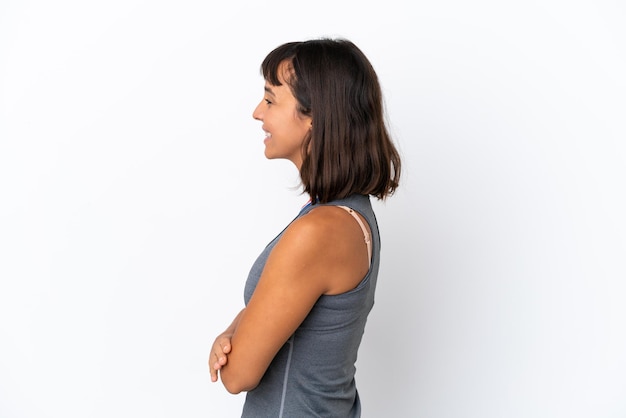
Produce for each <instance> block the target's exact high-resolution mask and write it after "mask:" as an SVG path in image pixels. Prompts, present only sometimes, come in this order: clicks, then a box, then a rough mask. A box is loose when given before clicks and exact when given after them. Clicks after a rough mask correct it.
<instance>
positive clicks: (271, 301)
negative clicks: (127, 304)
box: [212, 207, 368, 393]
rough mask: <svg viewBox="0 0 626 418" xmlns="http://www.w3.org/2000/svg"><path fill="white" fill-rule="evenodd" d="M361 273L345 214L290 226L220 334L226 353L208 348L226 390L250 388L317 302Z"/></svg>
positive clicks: (357, 239) (317, 214) (312, 216)
mask: <svg viewBox="0 0 626 418" xmlns="http://www.w3.org/2000/svg"><path fill="white" fill-rule="evenodd" d="M367 270H368V259H367V256H366V248H365V244H364V242H363V236H362V232H361V230H360V227H359V226H358V224H357V223H356V222H354V220H351V219H350V215H349V214H347V213H346V212H345V211H343V210H341V209H338V208H333V207H320V208H316V209H314V210H312V211H311V212H310V213H309V214H308V215H306V216H303V217H302V218H300V219H298V220H296V221H295V222H293V223H292V224H291V226H289V227H288V228H287V230H286V231H285V233H284V234H283V236H282V237H281V239H280V241H279V242H278V243H277V244H276V246H275V247H274V249H273V250H272V252H271V254H270V256H269V257H268V260H267V263H266V265H265V268H264V270H263V273H262V275H261V278H260V279H259V282H258V284H257V287H256V289H255V291H254V294H253V295H252V297H251V299H250V301H249V303H248V306H247V307H246V309H245V310H243V311H242V312H241V313H240V314H239V316H238V317H237V318H236V321H234V322H233V325H231V327H229V329H228V330H227V331H226V332H225V333H224V334H227V335H228V334H229V333H230V332H231V331H232V339H231V344H230V347H228V350H229V351H228V352H227V353H225V352H224V347H221V345H219V342H218V340H216V343H217V344H218V346H219V349H218V348H216V346H215V344H214V346H213V351H214V354H215V352H216V351H217V355H216V359H217V361H218V363H219V362H220V361H223V364H222V363H220V364H219V365H220V367H221V368H220V369H219V370H220V376H221V380H222V383H223V384H224V386H225V387H226V389H227V390H228V391H229V392H231V393H239V392H241V391H245V390H251V389H253V388H254V387H256V385H258V383H259V381H260V380H261V378H262V376H263V374H264V373H265V371H266V370H267V367H268V366H269V364H270V362H271V361H272V359H273V358H274V356H275V355H276V353H277V352H278V350H279V349H280V348H281V347H282V346H283V345H284V344H285V342H286V341H287V339H288V338H289V337H290V336H291V335H292V334H293V333H294V331H295V330H296V329H297V327H298V326H299V325H300V324H301V323H302V321H303V320H304V319H305V318H306V316H307V315H308V313H309V312H310V310H311V308H312V307H313V305H314V304H315V302H316V301H317V299H318V298H319V297H320V296H321V295H322V294H337V293H342V292H345V291H348V290H351V289H353V288H354V287H355V286H356V285H357V284H358V283H359V282H360V280H361V279H362V278H363V277H364V276H365V274H366V272H367ZM219 338H220V337H218V339H219ZM220 350H222V353H224V357H227V358H228V359H227V361H226V359H224V360H220V354H219V351H220ZM214 366H215V365H214ZM213 369H215V373H216V375H215V378H216V377H217V370H218V369H217V368H216V367H213ZM212 372H213V371H212ZM212 376H213V375H212Z"/></svg>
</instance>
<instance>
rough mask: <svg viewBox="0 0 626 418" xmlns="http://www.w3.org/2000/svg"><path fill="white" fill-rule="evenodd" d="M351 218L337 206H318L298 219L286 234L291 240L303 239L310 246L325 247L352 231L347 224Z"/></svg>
mask: <svg viewBox="0 0 626 418" xmlns="http://www.w3.org/2000/svg"><path fill="white" fill-rule="evenodd" d="M349 218H350V215H349V214H348V213H347V212H346V211H345V210H343V209H341V208H339V207H337V206H333V205H324V206H318V207H314V208H313V209H311V211H309V212H308V213H307V214H306V215H303V216H301V217H299V218H298V219H296V220H295V221H294V222H293V223H292V224H291V225H290V226H289V227H288V228H287V230H286V231H285V232H286V233H287V235H288V236H289V239H302V240H305V242H307V243H309V244H313V245H315V244H317V245H324V244H327V243H328V242H332V241H334V240H335V239H336V238H337V237H341V236H343V235H344V234H345V233H346V232H349V231H350V230H351V229H352V228H350V226H352V225H351V224H350V223H349V222H346V220H349Z"/></svg>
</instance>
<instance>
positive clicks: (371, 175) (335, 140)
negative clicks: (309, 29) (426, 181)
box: [255, 39, 400, 203]
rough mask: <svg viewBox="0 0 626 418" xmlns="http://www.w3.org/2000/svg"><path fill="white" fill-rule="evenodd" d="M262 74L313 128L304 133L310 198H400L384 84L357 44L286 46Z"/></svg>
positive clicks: (268, 61) (304, 175)
mask: <svg viewBox="0 0 626 418" xmlns="http://www.w3.org/2000/svg"><path fill="white" fill-rule="evenodd" d="M261 71H262V73H263V76H264V78H265V80H266V95H267V89H268V88H269V89H270V90H272V88H273V89H274V90H278V89H280V88H281V87H282V88H285V87H287V88H289V90H290V93H291V95H292V96H293V98H295V102H296V103H295V110H296V112H297V121H296V124H299V122H298V121H301V122H302V125H301V126H302V127H306V128H307V129H304V130H301V131H299V132H302V133H303V134H304V135H303V138H302V140H301V144H300V147H299V148H300V149H299V152H300V156H301V165H299V168H300V177H301V180H302V184H303V186H304V191H305V192H307V193H308V194H309V195H311V197H314V198H317V199H318V201H319V202H320V203H325V202H328V201H331V200H334V199H340V198H343V197H346V196H349V195H351V194H355V193H358V194H371V195H374V196H376V197H378V198H380V199H383V198H385V197H387V196H388V195H391V194H392V193H393V192H394V191H395V189H396V188H397V186H398V179H399V176H400V157H399V154H398V152H397V150H396V149H395V147H394V145H393V143H392V142H391V140H390V137H389V134H388V132H387V129H386V127H385V122H384V115H383V100H382V93H381V89H380V85H379V83H378V77H377V76H376V73H375V71H374V69H373V68H372V65H371V64H370V62H369V60H368V59H367V58H366V57H365V55H364V54H363V53H362V52H361V50H360V49H359V48H357V47H356V45H354V44H353V43H352V42H350V41H347V40H330V39H320V40H311V41H306V42H290V43H286V44H284V45H281V46H279V47H278V48H276V49H274V50H273V51H272V52H270V54H269V55H268V56H267V57H266V58H265V60H264V61H263V63H262V65H261ZM272 93H274V91H272ZM262 105H263V102H262V103H261V105H259V106H262ZM257 110H258V108H257ZM256 112H257V111H255V113H256ZM255 117H257V116H256V115H255ZM266 154H267V151H266ZM296 165H298V164H296Z"/></svg>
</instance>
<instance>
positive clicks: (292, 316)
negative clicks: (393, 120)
mask: <svg viewBox="0 0 626 418" xmlns="http://www.w3.org/2000/svg"><path fill="white" fill-rule="evenodd" d="M261 70H262V73H263V76H264V78H265V94H264V97H263V100H262V101H261V103H259V105H258V106H257V107H256V109H255V110H254V113H253V117H254V118H255V119H256V120H258V121H260V122H262V129H263V131H264V132H265V156H266V157H267V158H270V159H274V158H285V159H288V160H290V161H291V162H293V163H294V164H295V166H296V167H297V168H298V170H299V172H300V178H301V181H302V185H303V188H304V192H305V193H307V194H308V195H309V196H310V197H311V201H310V202H309V203H308V204H307V205H306V206H305V207H304V208H302V210H301V211H300V213H299V214H298V216H297V217H296V218H295V219H294V220H293V221H292V222H291V223H290V224H289V225H288V226H287V227H286V228H285V229H284V230H283V232H281V233H280V234H279V235H278V236H277V237H276V238H274V240H273V241H271V242H270V243H269V244H268V246H267V247H266V248H265V250H264V251H263V252H262V253H261V255H260V256H259V258H258V259H257V260H256V262H255V263H254V265H253V266H252V269H251V271H250V274H249V276H248V280H247V282H246V286H245V292H244V299H245V303H246V305H245V308H244V309H243V310H242V311H241V312H240V313H239V314H238V315H237V317H236V318H235V319H234V321H233V322H232V324H231V325H230V326H229V327H228V329H226V331H224V332H223V333H222V334H220V335H219V336H218V337H217V338H216V339H215V342H214V343H213V346H212V349H211V352H210V355H209V368H210V371H211V379H212V381H214V382H215V381H217V379H218V373H219V376H220V377H221V380H222V383H223V384H224V386H225V387H226V389H227V390H228V391H229V392H231V393H239V392H241V391H247V392H248V393H247V396H246V402H245V405H244V409H243V416H244V417H255V418H258V417H274V416H278V417H283V416H284V417H309V416H320V417H358V416H359V415H360V408H361V406H360V402H359V397H358V393H357V390H356V386H355V381H354V374H355V366H354V364H355V362H356V358H357V350H358V348H359V344H360V342H361V337H362V335H363V330H364V328H365V322H366V319H367V315H368V313H369V311H370V310H371V308H372V305H373V304H374V291H375V288H376V278H377V274H378V266H379V254H380V238H379V234H378V226H377V224H376V218H375V216H374V213H373V211H372V207H371V204H370V195H371V196H374V197H376V198H378V199H384V198H386V197H387V196H389V195H391V194H392V193H393V192H394V191H395V189H396V188H397V187H398V179H399V176H400V157H399V155H398V152H397V150H396V149H395V147H394V145H393V143H392V142H391V140H390V138H389V134H388V132H387V129H386V127H385V123H384V117H383V104H382V94H381V89H380V85H379V83H378V78H377V76H376V73H375V72H374V69H373V68H372V66H371V64H370V63H369V61H368V59H367V58H366V57H365V55H363V53H362V52H361V51H360V50H359V49H358V48H357V47H356V46H355V45H354V44H353V43H351V42H349V41H347V40H329V39H322V40H312V41H307V42H291V43H287V44H284V45H281V46H279V47H278V48H276V49H275V50H274V51H272V52H271V53H270V54H269V55H268V56H267V57H266V58H265V60H264V61H263V64H262V65H261Z"/></svg>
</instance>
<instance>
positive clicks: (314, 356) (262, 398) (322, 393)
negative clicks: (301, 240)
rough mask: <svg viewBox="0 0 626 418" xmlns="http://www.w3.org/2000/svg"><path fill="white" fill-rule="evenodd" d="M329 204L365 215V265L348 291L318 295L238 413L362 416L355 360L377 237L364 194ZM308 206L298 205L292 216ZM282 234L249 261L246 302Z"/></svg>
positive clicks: (368, 305) (370, 300) (369, 302)
mask: <svg viewBox="0 0 626 418" xmlns="http://www.w3.org/2000/svg"><path fill="white" fill-rule="evenodd" d="M328 205H336V206H339V205H343V206H347V207H349V208H352V209H354V210H355V211H357V212H359V213H360V214H361V215H363V217H364V218H365V219H366V220H367V222H368V224H369V227H370V230H371V240H372V261H371V265H370V269H369V271H368V273H367V275H366V276H365V277H364V278H363V280H362V281H361V282H360V283H359V284H358V286H357V287H356V288H354V289H353V290H351V291H349V292H346V293H342V294H339V295H322V296H321V297H320V298H319V299H318V301H317V302H316V303H315V305H314V306H313V308H312V309H311V312H310V313H309V314H308V316H307V317H306V318H305V319H304V321H303V322H302V324H301V325H300V326H299V327H298V329H296V331H295V332H294V334H293V335H292V336H291V337H290V338H289V340H288V341H287V342H286V343H285V345H284V346H283V347H282V348H281V349H280V350H279V352H278V353H277V354H276V357H274V360H273V361H272V362H271V363H270V365H269V367H268V369H267V371H266V372H265V375H264V376H263V378H262V379H261V382H260V383H259V385H258V386H257V387H256V388H254V389H253V390H251V391H249V392H248V393H247V395H246V401H245V404H244V407H243V413H242V417H253V418H265V417H285V418H287V417H289V418H293V417H295V418H300V417H324V418H328V417H340V418H344V417H360V415H361V404H360V401H359V395H358V392H357V389H356V385H355V380H354V374H355V371H356V368H355V362H356V359H357V350H358V348H359V344H360V343H361V337H362V336H363V330H364V328H365V322H366V320H367V315H368V313H369V312H370V310H371V309H372V306H373V305H374V291H375V288H376V278H377V275H378V266H379V261H380V236H379V233H378V225H377V223H376V217H375V216H374V212H373V210H372V206H371V203H370V199H369V196H362V195H353V196H350V197H348V198H345V199H341V200H336V201H333V202H330V203H328ZM316 206H318V205H315V206H313V207H316ZM313 207H311V206H310V205H309V206H307V207H305V208H303V209H302V210H301V211H300V213H299V214H298V216H297V217H296V219H297V218H299V217H300V216H303V215H304V214H306V213H308V212H309V211H310V210H311V209H312V208H313ZM283 232H284V231H283ZM281 236H282V232H281V233H280V234H279V235H278V236H277V237H276V238H274V239H273V240H272V241H271V242H270V243H269V244H268V245H267V247H266V248H265V250H263V252H262V253H261V255H260V256H259V257H258V259H257V260H256V262H255V263H254V264H253V266H252V269H251V270H250V274H249V275H248V280H247V281H246V286H245V290H244V299H245V302H246V304H247V303H248V301H249V300H250V297H251V296H252V293H253V292H254V289H255V288H256V285H257V283H258V280H259V277H260V276H261V272H262V271H263V267H264V266H265V262H266V261H267V257H268V256H269V254H270V252H271V251H272V249H273V248H274V245H275V244H276V243H277V242H278V240H279V239H280V237H281ZM364 251H365V249H364Z"/></svg>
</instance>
